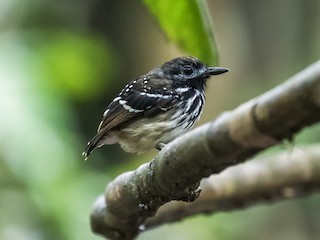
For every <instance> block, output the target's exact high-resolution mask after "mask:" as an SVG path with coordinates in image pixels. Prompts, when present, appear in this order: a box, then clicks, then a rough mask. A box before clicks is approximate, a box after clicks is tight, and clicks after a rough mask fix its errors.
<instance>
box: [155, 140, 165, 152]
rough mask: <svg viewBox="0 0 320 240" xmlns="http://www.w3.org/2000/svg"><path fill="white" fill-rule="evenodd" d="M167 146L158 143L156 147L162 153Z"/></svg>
mask: <svg viewBox="0 0 320 240" xmlns="http://www.w3.org/2000/svg"><path fill="white" fill-rule="evenodd" d="M165 146H166V144H164V143H161V142H159V143H157V145H156V149H158V150H159V151H161V150H162V148H164V147H165Z"/></svg>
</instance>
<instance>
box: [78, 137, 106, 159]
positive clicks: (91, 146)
mask: <svg viewBox="0 0 320 240" xmlns="http://www.w3.org/2000/svg"><path fill="white" fill-rule="evenodd" d="M102 137H103V135H102V134H101V133H100V134H99V133H98V134H97V135H95V136H94V137H93V138H92V139H91V140H90V141H89V142H88V145H87V147H86V149H85V150H84V152H83V153H82V156H84V160H87V159H88V158H89V155H90V154H91V153H92V151H93V150H94V149H96V148H97V147H99V146H97V144H98V142H99V141H100V139H101V138H102Z"/></svg>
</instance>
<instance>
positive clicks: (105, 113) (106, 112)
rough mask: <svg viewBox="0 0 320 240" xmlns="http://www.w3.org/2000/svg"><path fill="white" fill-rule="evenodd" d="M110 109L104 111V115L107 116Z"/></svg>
mask: <svg viewBox="0 0 320 240" xmlns="http://www.w3.org/2000/svg"><path fill="white" fill-rule="evenodd" d="M109 110H110V109H107V110H106V111H105V112H104V113H103V116H104V117H105V116H107V114H108V112H109Z"/></svg>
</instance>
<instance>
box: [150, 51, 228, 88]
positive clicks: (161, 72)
mask: <svg viewBox="0 0 320 240" xmlns="http://www.w3.org/2000/svg"><path fill="white" fill-rule="evenodd" d="M228 71H229V70H228V69H227V68H223V67H208V66H207V65H206V64H204V63H203V62H201V61H200V60H199V59H197V58H195V57H178V58H174V59H172V60H170V61H168V62H165V63H164V64H162V65H161V66H160V67H159V68H156V69H154V70H153V71H152V73H153V74H155V75H158V77H159V78H166V79H169V80H172V81H173V85H175V86H177V87H178V86H191V87H192V86H193V87H201V86H202V87H204V85H205V81H206V80H207V79H208V78H209V77H210V76H212V75H218V74H222V73H225V72H228Z"/></svg>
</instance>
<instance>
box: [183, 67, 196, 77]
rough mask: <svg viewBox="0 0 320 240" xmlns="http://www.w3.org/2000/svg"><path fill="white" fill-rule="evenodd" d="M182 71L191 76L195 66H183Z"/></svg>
mask: <svg viewBox="0 0 320 240" xmlns="http://www.w3.org/2000/svg"><path fill="white" fill-rule="evenodd" d="M181 72H182V74H183V75H186V76H190V75H192V74H193V72H194V70H193V67H191V66H189V65H187V66H183V67H182V69H181Z"/></svg>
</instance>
